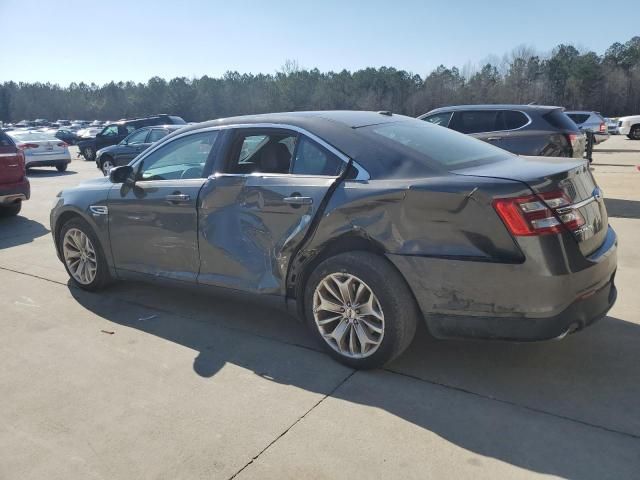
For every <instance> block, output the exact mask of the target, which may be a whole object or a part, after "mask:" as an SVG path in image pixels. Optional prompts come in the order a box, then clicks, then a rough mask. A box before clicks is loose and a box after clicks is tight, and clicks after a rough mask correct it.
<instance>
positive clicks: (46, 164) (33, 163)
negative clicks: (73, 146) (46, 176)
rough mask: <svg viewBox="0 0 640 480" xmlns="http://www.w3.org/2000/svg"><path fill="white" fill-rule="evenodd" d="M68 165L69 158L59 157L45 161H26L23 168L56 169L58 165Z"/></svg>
mask: <svg viewBox="0 0 640 480" xmlns="http://www.w3.org/2000/svg"><path fill="white" fill-rule="evenodd" d="M68 163H71V157H60V158H53V159H47V160H28V161H26V162H25V167H26V168H31V167H56V166H58V165H66V164H68Z"/></svg>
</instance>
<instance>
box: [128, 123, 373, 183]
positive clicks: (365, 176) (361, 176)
mask: <svg viewBox="0 0 640 480" xmlns="http://www.w3.org/2000/svg"><path fill="white" fill-rule="evenodd" d="M241 128H256V129H258V128H273V129H284V130H292V131H294V132H296V133H299V134H301V135H305V136H307V137H309V138H310V139H311V140H313V141H315V142H316V143H318V144H320V145H322V146H323V147H324V148H326V149H327V150H329V151H330V152H331V153H332V154H333V155H335V156H336V157H338V158H339V159H340V160H342V161H343V162H344V163H346V164H349V162H351V164H352V165H353V167H354V168H355V169H356V170H357V172H358V174H357V175H356V178H355V179H353V180H359V181H366V180H369V179H370V178H371V176H370V175H369V172H367V171H366V169H364V168H363V167H362V166H361V165H360V164H359V163H357V162H356V161H354V160H352V159H351V158H349V157H348V156H347V155H345V154H344V153H342V152H341V151H340V150H338V149H337V148H335V147H334V146H333V145H331V144H330V143H328V142H326V141H325V140H323V139H322V138H320V137H318V136H317V135H314V134H313V133H311V132H309V131H308V130H305V129H304V128H301V127H298V126H295V125H289V124H287V123H233V124H228V125H216V126H213V127H205V128H201V129H194V130H189V131H188V132H184V133H181V134H179V135H176V136H175V137H171V138H166V137H165V139H164V140H160V141H159V142H158V144H157V145H154V146H153V147H151V148H150V149H147V150H146V151H145V152H144V153H143V154H142V155H141V156H140V158H138V160H137V161H136V163H135V164H133V165H134V166H135V165H137V164H138V163H139V162H141V161H143V160H144V159H145V158H146V157H148V156H149V155H151V154H152V153H153V152H155V151H156V150H158V149H159V148H161V147H163V146H164V145H165V144H167V143H169V142H172V141H174V140H177V139H179V138H183V137H186V136H189V135H194V134H196V133H203V132H209V131H218V130H228V129H241ZM217 173H223V174H224V175H238V176H248V175H253V174H252V173H251V174H244V173H243V174H227V173H224V172H213V173H212V174H211V175H210V176H209V178H211V176H215V175H216V174H217ZM256 173H259V174H260V176H302V175H298V174H294V173H274V174H271V173H260V172H256ZM306 176H311V177H323V178H337V177H336V176H332V175H306Z"/></svg>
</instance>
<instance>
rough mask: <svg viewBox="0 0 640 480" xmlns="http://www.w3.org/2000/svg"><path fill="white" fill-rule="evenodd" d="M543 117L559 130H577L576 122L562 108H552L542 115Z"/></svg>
mask: <svg viewBox="0 0 640 480" xmlns="http://www.w3.org/2000/svg"><path fill="white" fill-rule="evenodd" d="M543 118H544V119H545V120H546V121H547V122H549V124H550V125H551V126H552V127H555V128H557V129H559V130H570V131H572V132H575V131H577V128H576V124H575V123H574V122H573V120H571V119H570V118H569V117H568V116H567V115H566V114H565V113H564V112H563V111H562V110H552V111H551V112H549V113H547V114H545V115H543Z"/></svg>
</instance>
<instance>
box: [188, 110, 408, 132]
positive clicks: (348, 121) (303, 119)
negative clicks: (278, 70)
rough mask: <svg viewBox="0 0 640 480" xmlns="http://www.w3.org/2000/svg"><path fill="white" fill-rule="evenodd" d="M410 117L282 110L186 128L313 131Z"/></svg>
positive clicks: (365, 112)
mask: <svg viewBox="0 0 640 480" xmlns="http://www.w3.org/2000/svg"><path fill="white" fill-rule="evenodd" d="M408 118H411V117H405V116H404V115H397V114H391V113H389V112H369V111H361V110H323V111H308V112H279V113H262V114H257V115H242V116H237V117H228V118H219V119H217V120H209V121H206V122H202V123H196V124H193V125H187V126H186V127H185V131H188V130H198V129H201V128H208V127H216V126H224V125H241V124H254V123H267V124H274V125H291V126H294V127H299V128H304V129H306V130H309V131H312V132H313V130H315V128H314V127H316V128H318V127H320V126H327V125H330V124H332V125H339V126H341V127H349V128H359V127H364V126H367V125H376V124H379V123H388V122H395V121H400V120H403V119H404V120H406V119H408Z"/></svg>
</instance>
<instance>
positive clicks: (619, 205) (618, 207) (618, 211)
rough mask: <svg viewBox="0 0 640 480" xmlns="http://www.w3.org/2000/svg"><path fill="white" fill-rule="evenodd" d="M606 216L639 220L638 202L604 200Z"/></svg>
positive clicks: (639, 208) (617, 199)
mask: <svg viewBox="0 0 640 480" xmlns="http://www.w3.org/2000/svg"><path fill="white" fill-rule="evenodd" d="M604 203H605V205H606V206H607V214H608V215H609V216H610V217H618V218H640V201H638V200H623V199H620V198H605V199H604Z"/></svg>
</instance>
